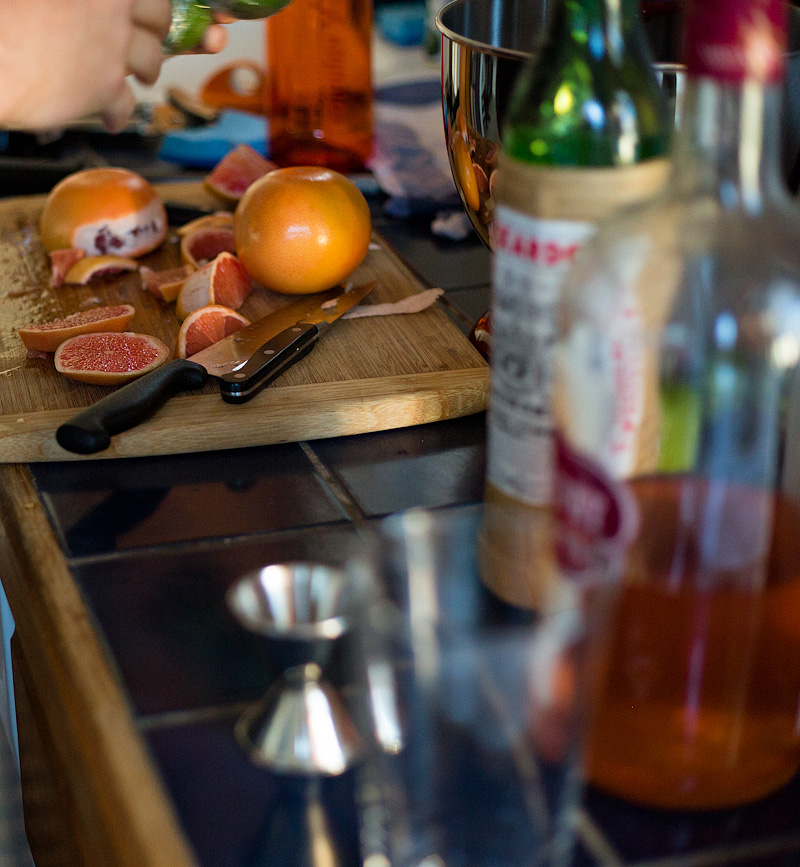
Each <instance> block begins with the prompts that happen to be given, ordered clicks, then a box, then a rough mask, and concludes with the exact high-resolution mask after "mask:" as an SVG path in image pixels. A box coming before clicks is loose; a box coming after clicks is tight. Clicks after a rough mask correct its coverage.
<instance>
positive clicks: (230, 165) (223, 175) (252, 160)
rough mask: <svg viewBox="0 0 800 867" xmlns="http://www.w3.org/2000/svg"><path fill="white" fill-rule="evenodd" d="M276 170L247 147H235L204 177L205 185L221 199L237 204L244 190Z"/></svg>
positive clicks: (272, 164) (270, 163) (273, 165)
mask: <svg viewBox="0 0 800 867" xmlns="http://www.w3.org/2000/svg"><path fill="white" fill-rule="evenodd" d="M276 168H277V166H276V165H275V163H273V162H270V161H269V160H267V159H264V157H262V156H261V154H260V153H259V152H258V151H256V150H254V149H253V148H251V147H250V146H249V145H246V144H240V145H237V147H235V148H234V149H233V150H232V151H228V153H226V154H225V156H224V157H223V158H222V159H221V160H220V161H219V162H218V163H217V164H216V166H214V168H213V169H212V170H211V173H210V174H209V175H207V176H206V179H205V185H206V187H207V188H208V189H209V190H211V192H212V193H216V194H217V195H218V196H220V197H221V198H223V199H225V200H226V201H229V202H238V201H239V199H241V197H242V196H243V195H244V192H245V190H246V189H247V188H248V187H249V186H250V185H251V184H253V183H255V181H257V180H258V179H259V178H261V177H263V176H264V175H266V174H267V173H268V172H271V171H274V170H275V169H276Z"/></svg>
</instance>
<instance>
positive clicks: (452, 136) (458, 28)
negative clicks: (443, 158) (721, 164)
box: [436, 0, 684, 246]
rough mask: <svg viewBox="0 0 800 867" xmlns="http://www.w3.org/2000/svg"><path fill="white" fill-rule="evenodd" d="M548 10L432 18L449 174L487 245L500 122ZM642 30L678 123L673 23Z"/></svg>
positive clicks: (523, 3)
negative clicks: (436, 36) (439, 46)
mask: <svg viewBox="0 0 800 867" xmlns="http://www.w3.org/2000/svg"><path fill="white" fill-rule="evenodd" d="M675 5H676V7H677V3H676V4H675ZM547 6H548V2H547V0H454V2H452V3H448V4H447V6H445V7H444V8H443V9H442V10H441V11H440V12H439V14H438V16H437V17H436V27H437V29H438V30H439V33H440V34H441V40H442V110H443V113H444V127H445V138H446V142H447V152H448V155H449V157H450V168H451V170H452V172H453V178H454V179H455V182H456V187H457V188H458V192H459V195H460V196H461V201H462V203H463V205H464V209H465V210H466V212H467V214H468V215H469V218H470V220H471V221H472V225H473V226H474V227H475V230H476V231H477V233H478V235H480V237H481V239H482V240H483V241H484V243H485V244H486V245H487V246H489V226H490V224H491V219H492V188H493V184H492V175H493V173H494V170H495V166H496V163H497V151H498V149H499V146H500V135H501V131H502V122H503V118H505V116H506V110H507V107H508V100H509V98H510V95H511V90H512V87H513V85H514V80H515V78H516V76H517V73H518V72H519V70H520V67H521V66H522V64H523V63H524V62H525V60H526V59H527V58H528V56H529V55H530V52H531V49H532V47H533V45H534V44H535V42H536V39H537V37H538V35H539V33H540V32H541V29H542V27H543V26H544V24H545V21H546V14H547ZM645 29H646V30H647V31H648V38H649V40H650V43H651V47H652V48H653V51H654V54H655V57H656V61H657V62H656V64H655V68H656V74H657V76H658V78H659V81H660V82H661V86H662V88H663V90H664V92H665V93H666V95H667V97H668V99H670V100H671V102H672V106H673V112H674V114H675V117H676V120H677V119H678V118H679V116H680V111H679V108H680V95H681V93H682V90H683V83H684V71H683V67H682V66H681V65H680V64H678V63H672V62H669V61H670V59H671V56H673V57H674V56H675V52H676V51H677V40H678V35H677V33H675V32H673V31H674V30H675V29H676V28H675V23H674V20H670V21H665V20H664V19H658V20H656V19H653V20H652V21H649V22H646V23H645Z"/></svg>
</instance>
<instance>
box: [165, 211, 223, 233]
mask: <svg viewBox="0 0 800 867" xmlns="http://www.w3.org/2000/svg"><path fill="white" fill-rule="evenodd" d="M220 226H222V227H225V226H233V214H232V213H231V212H230V211H215V212H214V213H213V214H206V215H205V216H203V217H197V219H195V220H190V221H189V222H188V223H184V224H183V225H182V226H178V228H177V229H176V230H175V232H176V234H177V235H178V237H179V238H185V237H186V235H191V234H192V233H194V232H196V231H198V229H217V228H219V227H220Z"/></svg>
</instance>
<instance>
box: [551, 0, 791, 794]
mask: <svg viewBox="0 0 800 867" xmlns="http://www.w3.org/2000/svg"><path fill="white" fill-rule="evenodd" d="M784 18H785V7H784V4H783V2H782V0H702V2H701V0H695V2H691V0H690V6H689V8H688V9H687V25H686V34H687V42H686V61H687V66H688V73H689V76H690V80H689V84H688V87H687V92H686V96H685V102H684V115H683V125H682V127H681V129H680V131H679V132H678V134H677V140H676V144H675V150H674V159H673V161H672V162H673V168H672V174H671V177H670V180H669V182H668V184H667V185H666V187H665V190H664V191H663V193H662V194H660V195H659V196H657V197H656V198H655V199H654V200H653V201H651V202H650V203H648V204H647V205H645V206H642V207H639V208H636V209H633V210H632V211H630V212H628V213H627V214H625V215H623V216H618V217H617V218H615V219H612V220H611V221H610V222H608V223H607V224H604V225H603V227H602V228H601V229H600V230H599V231H598V233H597V234H596V235H595V237H594V238H593V240H592V241H591V242H590V243H589V244H587V245H586V246H585V247H584V249H583V250H582V251H581V253H580V254H579V255H578V256H577V258H576V262H575V267H574V270H572V271H571V272H570V275H569V276H568V278H567V280H566V282H565V284H564V289H563V302H562V307H561V313H560V326H561V327H560V332H559V338H558V343H557V347H556V350H555V353H554V358H555V363H554V382H553V407H554V413H555V418H556V428H557V442H558V463H557V469H556V483H555V486H554V490H555V491H557V492H558V493H557V495H556V500H557V504H556V506H555V510H554V511H555V514H556V517H557V519H558V520H557V521H556V527H557V530H558V533H557V536H556V539H557V540H558V539H561V540H562V541H563V539H568V540H570V544H571V547H570V549H569V550H571V551H573V552H574V551H575V550H576V548H575V545H574V543H575V541H576V539H577V540H579V541H580V540H582V542H581V544H583V545H584V546H586V545H588V546H589V547H591V535H592V533H591V521H590V520H589V519H588V518H587V513H586V511H585V510H584V511H583V512H582V510H583V508H584V506H585V505H586V504H590V505H591V503H592V500H593V499H594V501H595V504H594V506H592V508H593V509H594V511H595V513H596V514H598V513H599V512H601V511H602V510H598V509H597V508H596V505H597V497H596V493H597V492H598V491H600V490H606V491H608V490H613V486H614V484H617V485H621V487H620V488H619V491H620V495H621V497H623V498H627V499H628V501H629V502H630V503H631V505H632V506H633V508H634V510H635V514H636V522H637V524H636V526H637V527H638V529H637V530H636V532H635V535H634V538H633V541H632V543H631V545H630V547H629V549H628V551H627V554H626V555H625V558H624V582H623V586H622V591H621V600H620V605H619V608H618V609H617V612H616V619H615V623H614V627H613V630H612V634H611V644H610V655H609V659H608V668H607V675H606V682H605V683H604V685H603V686H602V689H601V696H600V702H599V709H598V711H597V713H596V717H595V720H594V726H593V731H592V736H591V739H590V749H589V778H590V780H591V781H592V782H594V783H595V784H596V785H597V786H599V787H601V788H603V789H606V790H608V791H610V792H612V793H614V794H616V795H618V796H622V797H625V798H628V799H630V800H633V801H636V802H638V803H644V804H648V805H653V806H657V807H664V808H670V809H700V808H703V809H706V808H717V807H728V806H732V805H735V804H740V803H744V802H747V801H751V800H754V799H757V798H759V797H760V796H762V795H764V794H765V793H767V792H769V791H771V790H773V789H775V788H777V787H779V786H780V785H781V784H782V783H784V782H786V781H787V780H788V779H789V778H790V777H791V776H792V775H793V774H794V773H795V772H796V770H797V768H798V765H800V736H799V734H798V728H797V720H798V698H799V697H800V545H798V539H800V378H798V373H797V362H798V359H799V358H800V216H799V215H798V211H797V209H796V207H795V205H794V204H793V203H792V202H790V200H789V198H788V196H787V194H786V191H785V188H784V184H783V181H782V177H781V174H780V153H779V151H780V112H781V78H782V74H783V67H784V48H785V20H784ZM576 455H577V456H578V457H577V458H576ZM576 460H578V461H580V462H581V465H582V466H583V467H584V474H583V482H582V484H584V485H586V484H589V481H591V484H590V485H589V487H590V488H591V490H588V489H586V488H585V489H584V490H583V495H582V496H583V498H581V496H576V491H575V485H573V486H572V490H571V492H570V493H569V497H568V498H569V503H567V502H566V500H567V497H566V495H565V492H566V491H567V488H568V487H569V479H570V477H571V478H572V479H573V480H574V478H575V476H574V474H572V476H570V473H569V472H567V473H566V475H565V474H564V468H565V467H566V468H567V470H568V469H569V466H570V465H571V464H574V462H575V461H576ZM587 467H588V470H587ZM603 480H606V482H608V483H607V484H606V483H604V481H603ZM609 480H610V481H609ZM578 488H579V489H580V485H578ZM576 504H579V505H578V506H577V507H576ZM587 522H588V523H587ZM576 528H578V530H579V531H580V532H577V534H576ZM587 528H589V531H588V535H587ZM587 540H588V541H587ZM559 544H560V543H559ZM565 550H566V549H565Z"/></svg>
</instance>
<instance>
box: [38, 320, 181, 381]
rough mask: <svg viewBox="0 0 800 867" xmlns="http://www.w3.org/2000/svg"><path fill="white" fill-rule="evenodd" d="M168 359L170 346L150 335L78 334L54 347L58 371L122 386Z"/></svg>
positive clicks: (85, 379)
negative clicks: (55, 348) (56, 347)
mask: <svg viewBox="0 0 800 867" xmlns="http://www.w3.org/2000/svg"><path fill="white" fill-rule="evenodd" d="M167 358H169V349H168V348H167V347H166V346H165V345H164V344H163V343H162V342H161V341H160V340H159V339H158V338H157V337H152V336H151V335H149V334H133V333H131V332H130V331H126V332H124V333H123V334H118V333H117V332H110V331H103V332H100V333H98V334H79V335H78V336H77V337H71V338H70V339H69V340H65V341H64V342H63V343H62V344H61V345H60V346H59V347H58V349H57V350H56V354H55V365H56V370H57V371H58V372H59V373H63V374H64V376H68V377H69V378H70V379H76V380H78V382H88V383H91V384H92V385H121V384H122V383H124V382H128V380H131V379H136V377H138V376H142V375H143V374H145V373H148V372H149V371H151V370H154V369H155V368H156V367H158V366H159V365H160V364H163V362H165V361H166V360H167Z"/></svg>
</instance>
